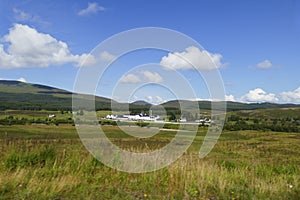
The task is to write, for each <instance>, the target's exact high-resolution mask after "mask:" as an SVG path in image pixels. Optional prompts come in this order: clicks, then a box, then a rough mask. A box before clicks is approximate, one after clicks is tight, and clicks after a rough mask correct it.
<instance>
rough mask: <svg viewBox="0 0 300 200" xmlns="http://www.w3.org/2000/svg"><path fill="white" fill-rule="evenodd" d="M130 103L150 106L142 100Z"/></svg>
mask: <svg viewBox="0 0 300 200" xmlns="http://www.w3.org/2000/svg"><path fill="white" fill-rule="evenodd" d="M131 105H139V106H152V104H151V103H149V102H147V101H143V100H139V101H135V102H132V103H131Z"/></svg>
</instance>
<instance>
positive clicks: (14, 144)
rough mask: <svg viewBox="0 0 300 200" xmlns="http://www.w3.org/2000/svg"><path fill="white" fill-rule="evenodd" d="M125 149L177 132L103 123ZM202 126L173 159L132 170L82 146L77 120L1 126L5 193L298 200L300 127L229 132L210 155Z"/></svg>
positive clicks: (163, 140) (1, 191)
mask: <svg viewBox="0 0 300 200" xmlns="http://www.w3.org/2000/svg"><path fill="white" fill-rule="evenodd" d="M104 130H105V133H106V135H107V136H108V137H109V138H110V139H111V141H113V142H114V143H116V144H118V145H119V146H120V147H122V148H125V149H126V148H128V149H130V148H132V147H136V148H139V149H141V150H142V149H143V148H144V146H145V144H147V147H148V148H149V147H150V148H159V147H161V146H164V145H165V144H167V143H168V142H169V141H170V139H172V137H173V136H174V134H175V133H174V132H172V131H161V132H160V133H159V134H158V135H157V136H154V137H151V138H145V139H142V140H141V139H139V140H138V139H135V138H133V137H128V136H126V135H125V134H124V133H122V132H121V130H120V129H119V128H118V127H115V126H104ZM204 131H205V130H203V132H199V133H198V135H197V136H196V138H195V140H194V142H193V144H192V145H191V147H190V148H189V149H188V151H187V152H186V153H185V154H184V155H183V156H182V157H181V158H180V159H178V160H177V161H176V162H174V163H173V164H172V165H170V166H168V167H166V168H164V169H161V170H158V171H155V172H149V173H142V174H129V173H125V172H119V171H116V170H114V169H111V168H108V167H106V166H104V165H103V164H101V163H100V162H99V161H97V160H96V159H94V158H93V157H92V156H91V155H90V154H89V152H88V151H87V150H86V149H85V148H84V147H83V145H82V143H81V141H80V140H79V138H78V135H77V133H76V131H75V127H74V126H71V125H60V126H51V125H13V126H0V140H1V142H0V158H1V160H0V199H299V198H300V134H297V133H276V132H254V131H237V132H224V133H223V134H222V136H221V137H220V139H219V141H218V143H217V145H216V147H215V148H214V149H213V151H212V152H211V153H210V154H209V155H208V156H207V157H206V158H204V159H199V158H198V151H199V148H200V146H201V143H202V140H203V138H204V136H205V133H204Z"/></svg>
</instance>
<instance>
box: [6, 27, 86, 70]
mask: <svg viewBox="0 0 300 200" xmlns="http://www.w3.org/2000/svg"><path fill="white" fill-rule="evenodd" d="M2 41H4V42H5V43H4V44H1V43H0V68H21V67H47V66H49V65H63V64H66V63H74V64H76V65H79V64H80V63H83V60H85V59H86V58H87V57H88V55H87V54H82V55H74V54H72V53H71V52H70V50H69V48H68V45H67V44H66V43H65V42H62V41H59V40H57V39H55V38H54V37H52V36H51V35H49V34H44V33H40V32H38V31H37V30H35V29H34V28H31V27H29V26H27V25H22V24H15V25H14V26H13V27H12V28H11V29H9V33H8V34H7V35H5V36H4V37H3V38H2ZM4 45H6V46H4ZM5 47H7V48H5ZM87 63H88V62H87Z"/></svg>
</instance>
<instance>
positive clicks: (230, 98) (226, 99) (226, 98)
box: [225, 94, 235, 101]
mask: <svg viewBox="0 0 300 200" xmlns="http://www.w3.org/2000/svg"><path fill="white" fill-rule="evenodd" d="M225 101H235V98H234V96H233V95H231V94H230V95H225Z"/></svg>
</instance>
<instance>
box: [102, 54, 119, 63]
mask: <svg viewBox="0 0 300 200" xmlns="http://www.w3.org/2000/svg"><path fill="white" fill-rule="evenodd" d="M100 59H101V60H102V61H106V62H111V61H113V60H115V59H116V56H115V55H112V54H110V53H109V52H107V51H103V52H101V53H100Z"/></svg>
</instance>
